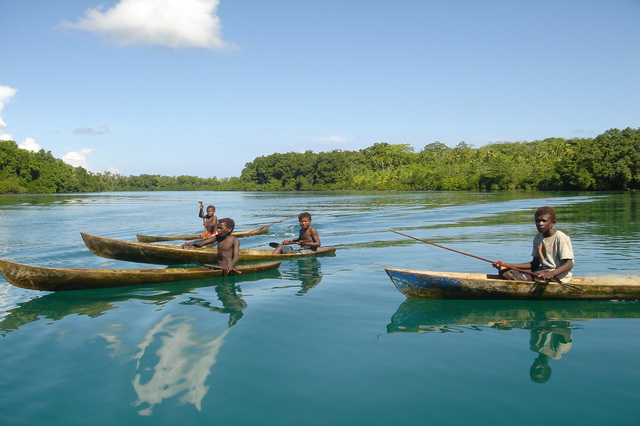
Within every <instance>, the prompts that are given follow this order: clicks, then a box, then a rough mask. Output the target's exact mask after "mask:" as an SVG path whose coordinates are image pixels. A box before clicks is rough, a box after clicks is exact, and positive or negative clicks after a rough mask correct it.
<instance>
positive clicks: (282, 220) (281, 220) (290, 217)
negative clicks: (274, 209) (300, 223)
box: [258, 215, 296, 229]
mask: <svg viewBox="0 0 640 426" xmlns="http://www.w3.org/2000/svg"><path fill="white" fill-rule="evenodd" d="M294 217H296V215H293V216H289V217H285V218H284V219H280V220H278V221H276V222H273V223H270V224H268V225H263V226H261V227H260V228H264V227H265V226H271V225H275V224H276V223H280V222H284V221H285V220H287V219H292V218H294ZM260 228H258V229H260Z"/></svg>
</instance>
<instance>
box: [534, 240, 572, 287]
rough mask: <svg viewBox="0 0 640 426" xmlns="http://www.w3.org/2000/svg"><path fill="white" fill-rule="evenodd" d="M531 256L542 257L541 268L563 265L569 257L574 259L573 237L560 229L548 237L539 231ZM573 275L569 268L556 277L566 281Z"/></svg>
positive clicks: (555, 267) (547, 268) (550, 268)
mask: <svg viewBox="0 0 640 426" xmlns="http://www.w3.org/2000/svg"><path fill="white" fill-rule="evenodd" d="M531 256H532V257H538V258H540V269H545V270H552V269H557V268H559V267H560V266H562V265H563V264H564V262H565V261H567V260H569V259H572V260H573V247H572V246H571V238H569V236H568V235H567V234H565V233H564V232H562V231H558V230H556V233H555V234H553V235H552V236H550V237H547V238H545V237H544V235H543V234H542V233H540V232H539V233H538V234H537V235H536V236H535V237H534V238H533V251H532V253H531ZM572 275H573V270H569V271H567V272H564V273H562V274H558V275H556V278H558V279H559V280H560V281H561V282H563V283H566V282H568V281H569V280H570V279H571V276H572Z"/></svg>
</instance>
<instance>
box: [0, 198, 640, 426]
mask: <svg viewBox="0 0 640 426" xmlns="http://www.w3.org/2000/svg"><path fill="white" fill-rule="evenodd" d="M198 201H204V203H205V205H206V204H215V205H216V207H217V214H218V217H225V216H229V217H232V218H233V219H235V221H236V223H237V229H238V230H242V229H250V228H255V227H257V226H260V225H263V224H266V223H270V222H275V221H277V220H280V219H282V218H285V217H287V216H291V215H293V214H298V213H299V212H302V211H310V212H311V213H312V214H313V225H314V226H315V227H316V228H317V229H318V231H319V232H320V236H321V238H322V242H323V245H325V246H336V247H338V251H337V253H336V255H335V256H330V257H319V258H316V259H305V260H299V261H288V262H284V263H283V264H282V266H281V268H280V271H279V272H276V273H266V274H264V275H255V276H246V277H236V278H233V279H229V280H227V281H225V282H222V283H220V282H216V281H192V282H185V283H178V284H171V285H170V284H165V285H153V286H140V287H130V288H119V289H105V290H91V291H76V292H67V293H46V292H37V291H31V290H24V289H19V288H16V287H13V286H11V285H9V284H8V283H7V282H6V281H5V280H4V279H3V278H0V360H1V361H0V362H1V364H0V365H2V374H1V376H0V389H1V391H2V398H0V424H2V425H40V424H42V425H45V424H46V425H50V424H61V425H62V424H64V425H86V424H96V425H122V424H131V425H133V424H135V425H144V424H154V425H156V424H167V425H175V424H181V425H191V424H194V425H199V424H221V425H229V424H238V425H246V424H249V425H251V424H273V425H294V424H295V425H300V424H305V425H327V424H336V425H338V424H340V425H390V424H391V425H412V424H463V423H465V424H468V423H473V424H487V425H489V424H491V425H494V424H505V425H506V424H527V425H528V424H530V425H539V424H562V425H568V424H569V425H578V424H580V425H585V424H593V425H600V424H617V425H622V424H629V425H631V424H637V423H638V419H639V418H640V396H639V395H640V392H639V391H640V385H639V383H640V368H638V353H640V320H639V319H638V318H640V304H639V303H637V302H571V303H567V302H517V301H511V302H508V301H504V302H499V301H430V300H407V299H405V297H404V296H403V295H402V294H400V293H399V292H398V291H397V290H396V289H395V287H394V286H393V284H392V283H391V281H390V280H389V279H388V278H387V276H386V274H385V273H384V270H383V268H384V267H387V266H389V267H398V268H411V269H428V270H437V271H457V272H490V271H492V269H491V265H489V264H488V263H486V262H483V261H480V260H477V259H474V258H471V257H467V256H463V255H460V254H457V253H453V252H450V251H447V250H442V249H440V248H437V247H433V246H430V245H427V244H423V243H419V242H416V241H414V240H410V239H408V238H405V237H402V236H400V235H397V234H394V233H391V232H388V231H387V230H388V229H390V228H393V229H396V230H398V231H401V232H403V233H407V234H410V235H413V236H415V237H418V238H422V239H426V240H429V241H432V242H436V243H439V244H442V245H445V246H448V247H451V248H454V249H456V250H461V251H464V252H467V253H472V254H475V255H477V256H481V257H484V258H488V259H496V260H497V259H500V260H505V261H512V262H522V261H527V260H529V259H530V250H531V249H530V247H531V239H532V238H533V235H534V233H535V227H534V224H533V212H534V211H535V209H536V208H537V207H539V206H542V205H550V206H553V207H554V208H556V210H557V212H558V224H557V226H556V227H557V228H558V229H561V230H563V231H565V232H566V233H568V234H569V235H570V236H571V237H572V240H573V244H574V250H575V252H576V269H575V275H609V274H624V275H634V276H638V275H640V218H639V213H638V212H639V210H640V209H639V207H640V206H639V204H640V194H601V193H445V192H442V193H438V192H427V193H414V192H408V193H386V192H385V193H375V192H374V193H371V192H369V193H344V192H339V193H324V192H317V193H235V192H222V193H218V192H155V193H111V194H78V195H41V196H38V195H33V196H0V257H1V258H3V259H8V260H13V261H17V262H21V263H29V264H35V265H41V266H57V267H75V268H139V267H152V266H151V265H141V264H132V263H127V262H120V261H115V260H110V259H105V258H100V257H97V256H95V255H93V254H92V253H91V252H89V250H88V249H86V248H85V246H84V244H83V242H82V239H81V238H80V232H88V233H93V234H97V235H102V236H106V237H112V238H119V239H127V240H134V239H135V235H136V234H138V233H142V234H152V235H169V234H178V233H184V232H189V233H190V232H196V231H199V230H200V226H201V221H200V219H199V218H198V217H197V210H198V204H197V202H198ZM298 229H299V226H298V225H297V222H296V221H295V220H294V219H290V220H288V221H285V222H282V223H279V224H277V225H274V226H272V228H271V234H269V235H264V236H256V237H251V238H245V239H242V240H241V243H242V247H244V248H251V247H259V246H261V247H266V246H265V244H266V243H268V242H270V241H281V240H283V239H289V238H290V237H292V236H295V235H297V232H298Z"/></svg>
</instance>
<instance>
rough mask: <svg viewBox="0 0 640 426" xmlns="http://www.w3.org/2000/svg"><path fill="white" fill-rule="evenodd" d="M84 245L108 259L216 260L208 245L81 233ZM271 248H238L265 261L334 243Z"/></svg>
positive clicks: (322, 251) (246, 257) (244, 256)
mask: <svg viewBox="0 0 640 426" xmlns="http://www.w3.org/2000/svg"><path fill="white" fill-rule="evenodd" d="M81 235H82V239H83V240H84V242H85V244H86V246H87V247H88V248H89V250H91V251H92V252H93V253H94V254H96V255H98V256H102V257H106V258H109V259H117V260H126V261H129V262H137V263H152V264H159V265H175V264H189V263H216V261H217V258H218V250H217V249H215V248H208V247H202V248H197V247H189V248H181V247H180V246H172V245H166V244H151V243H140V242H134V241H124V240H116V239H113V238H106V237H99V236H96V235H90V234H86V233H81ZM272 251H273V249H240V261H243V262H244V261H265V260H285V259H296V258H300V257H307V256H318V255H328V254H334V253H335V251H336V249H335V248H334V247H321V248H319V249H318V250H317V251H316V252H311V253H302V254H301V253H290V254H275V255H274V254H271V252H272Z"/></svg>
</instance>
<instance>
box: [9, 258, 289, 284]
mask: <svg viewBox="0 0 640 426" xmlns="http://www.w3.org/2000/svg"><path fill="white" fill-rule="evenodd" d="M280 263H281V262H269V263H261V264H253V265H242V266H237V269H238V271H239V272H240V273H241V274H243V275H245V274H253V273H258V272H265V271H270V270H274V269H278V267H279V266H280ZM0 272H2V275H4V277H5V279H6V280H7V281H8V282H9V283H11V284H13V285H14V286H16V287H21V288H26V289H30V290H41V291H66V290H86V289H94V288H110V287H127V286H135V285H141V284H156V283H169V282H177V281H189V280H204V279H209V278H219V277H225V276H228V275H229V273H227V272H226V271H224V270H221V269H209V268H166V269H70V268H50V267H43V266H33V265H24V264H21V263H14V262H8V261H6V260H0Z"/></svg>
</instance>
